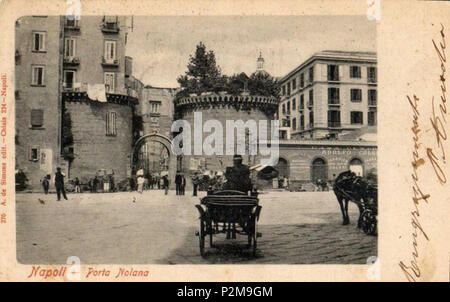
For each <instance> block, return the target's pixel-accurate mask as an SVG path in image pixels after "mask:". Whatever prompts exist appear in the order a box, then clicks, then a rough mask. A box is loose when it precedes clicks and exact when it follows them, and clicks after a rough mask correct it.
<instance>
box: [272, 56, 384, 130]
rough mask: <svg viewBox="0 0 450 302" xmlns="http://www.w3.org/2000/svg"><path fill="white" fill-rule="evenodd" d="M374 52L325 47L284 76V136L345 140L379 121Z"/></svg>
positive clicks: (281, 114) (281, 110) (281, 112)
mask: <svg viewBox="0 0 450 302" xmlns="http://www.w3.org/2000/svg"><path fill="white" fill-rule="evenodd" d="M376 66H377V57H376V53H374V52H353V51H328V50H327V51H322V52H319V53H316V54H314V55H313V56H311V57H310V58H309V59H308V60H306V61H305V62H304V63H302V64H300V65H299V66H298V67H296V68H295V69H294V70H292V71H291V72H289V73H288V74H287V75H285V76H284V77H283V78H281V80H280V84H281V101H280V104H279V107H278V118H279V120H280V132H281V133H280V137H281V138H284V139H289V138H293V139H339V137H340V136H341V135H346V134H348V133H350V132H352V131H353V130H357V129H360V128H363V127H371V126H376V123H377V67H376Z"/></svg>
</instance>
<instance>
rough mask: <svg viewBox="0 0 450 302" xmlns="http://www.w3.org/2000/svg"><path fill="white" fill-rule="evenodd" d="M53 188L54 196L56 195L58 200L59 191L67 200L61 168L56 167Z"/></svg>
mask: <svg viewBox="0 0 450 302" xmlns="http://www.w3.org/2000/svg"><path fill="white" fill-rule="evenodd" d="M55 188H56V196H57V197H58V201H59V200H60V199H61V193H62V195H63V197H64V199H65V200H67V196H66V190H65V189H64V174H63V173H62V172H61V168H60V167H57V168H56V173H55Z"/></svg>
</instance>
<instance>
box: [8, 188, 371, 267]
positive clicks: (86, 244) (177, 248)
mask: <svg viewBox="0 0 450 302" xmlns="http://www.w3.org/2000/svg"><path fill="white" fill-rule="evenodd" d="M204 194H205V193H204V192H200V196H199V197H201V196H204ZM191 195H192V192H186V195H185V196H176V195H175V192H174V191H169V195H167V196H166V195H164V192H163V191H159V190H151V191H144V193H143V194H142V195H140V194H139V193H137V192H121V193H104V194H91V193H82V194H68V198H69V200H62V201H59V202H58V201H56V194H49V195H44V194H35V193H34V194H17V195H16V214H17V219H16V221H17V223H16V225H17V259H18V261H19V262H20V263H23V264H65V263H66V260H67V258H68V257H69V256H77V257H79V258H80V260H81V262H82V263H84V264H151V263H154V264H233V263H237V264H259V263H265V264H350V263H351V264H365V263H366V259H367V258H368V257H370V256H375V255H377V237H374V236H367V235H365V234H364V233H363V232H362V231H360V230H358V229H357V228H356V220H357V217H358V209H357V207H356V206H355V205H354V204H350V205H349V215H350V222H351V223H350V225H346V226H343V225H342V215H341V213H340V210H339V206H338V203H337V201H336V198H335V196H334V194H333V192H297V193H290V192H279V191H271V192H266V193H264V194H260V196H259V197H260V205H261V206H262V212H261V217H260V220H259V223H258V232H260V233H262V237H261V238H259V240H258V251H257V257H256V258H255V257H253V256H252V253H251V251H250V250H248V249H246V248H245V245H246V243H247V238H246V236H240V237H239V235H238V238H237V239H236V240H226V239H225V235H224V234H221V235H217V236H215V238H214V239H215V243H216V248H209V244H208V243H207V244H206V247H207V249H206V251H207V254H206V256H205V257H204V258H202V257H200V253H199V248H198V237H197V236H195V232H196V230H197V229H198V224H199V220H198V216H199V215H198V212H197V210H196V209H195V207H194V205H195V204H197V203H198V202H199V197H192V196H191ZM39 199H41V200H42V201H43V202H44V203H45V204H42V203H40V202H39ZM133 200H135V202H133Z"/></svg>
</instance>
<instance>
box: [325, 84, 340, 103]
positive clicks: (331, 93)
mask: <svg viewBox="0 0 450 302" xmlns="http://www.w3.org/2000/svg"><path fill="white" fill-rule="evenodd" d="M328 105H339V88H333V87H331V88H328Z"/></svg>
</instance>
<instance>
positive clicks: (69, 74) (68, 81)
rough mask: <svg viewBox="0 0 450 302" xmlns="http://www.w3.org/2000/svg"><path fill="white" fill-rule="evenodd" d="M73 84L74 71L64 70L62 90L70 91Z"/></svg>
mask: <svg viewBox="0 0 450 302" xmlns="http://www.w3.org/2000/svg"><path fill="white" fill-rule="evenodd" d="M74 83H75V70H64V83H63V86H64V88H67V89H70V88H73V84H74Z"/></svg>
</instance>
